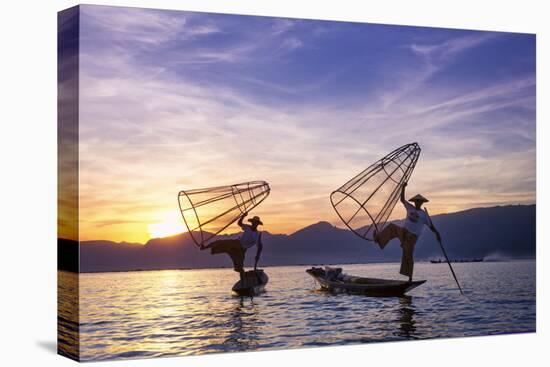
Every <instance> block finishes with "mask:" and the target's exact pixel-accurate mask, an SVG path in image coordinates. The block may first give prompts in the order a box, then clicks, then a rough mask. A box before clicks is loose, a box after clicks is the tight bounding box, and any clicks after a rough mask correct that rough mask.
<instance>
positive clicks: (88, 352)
mask: <svg viewBox="0 0 550 367" xmlns="http://www.w3.org/2000/svg"><path fill="white" fill-rule="evenodd" d="M342 267H343V268H344V271H345V272H348V273H350V274H357V275H363V276H371V277H380V278H394V279H399V278H401V277H400V276H399V275H398V274H397V273H398V269H399V264H368V265H343V266H342ZM453 267H454V269H455V272H456V273H457V276H458V277H459V280H460V281H461V285H462V287H463V288H464V289H465V296H461V295H460V294H459V292H458V290H457V289H456V286H455V284H454V281H453V279H452V277H451V275H450V273H449V269H448V266H447V265H446V264H429V263H417V264H416V267H415V278H416V279H427V280H428V282H427V283H426V284H424V285H422V286H420V287H419V288H416V289H415V290H413V291H412V292H410V295H409V296H408V297H403V298H371V297H365V296H359V295H347V294H338V295H333V294H327V293H325V292H320V291H317V290H316V289H317V288H318V287H317V286H316V285H315V283H314V281H313V279H312V278H311V277H310V276H309V275H307V274H306V273H305V271H304V270H305V269H306V268H307V267H306V266H290V267H272V268H269V267H268V268H265V271H266V272H267V273H268V275H269V277H270V281H269V284H268V285H267V292H266V293H264V294H262V295H261V296H258V297H255V298H254V299H251V298H242V299H241V298H239V297H235V296H233V295H232V294H231V287H232V285H233V283H234V282H235V281H236V280H237V278H238V275H237V274H236V273H234V272H233V271H232V270H230V269H212V270H210V269H209V270H164V271H146V272H127V273H97V274H81V275H80V276H78V275H76V274H72V273H66V272H59V273H58V283H59V286H58V288H59V298H60V301H59V309H60V313H61V315H62V316H61V317H60V318H59V329H60V332H61V335H62V340H61V342H60V347H61V349H62V350H63V351H64V352H65V353H67V354H74V350H71V348H70V347H68V344H67V343H65V342H64V341H66V340H70V339H71V338H75V337H76V330H77V329H78V323H79V324H80V325H79V326H80V354H81V356H80V357H81V360H105V359H115V358H140V357H159V356H174V355H187V354H204V353H219V352H233V351H247V350H266V349H280V348H299V347H311V346H323V345H342V344H354V343H370V342H382V341H395V340H408V339H428V338H439V337H462V336H474V335H495V334H506V333H522V332H534V331H535V262H534V261H515V262H483V263H463V264H453ZM77 281H79V283H80V298H79V299H80V319H79V320H78V321H79V322H75V321H76V320H77V318H75V316H74V312H71V302H70V297H69V296H68V292H70V291H71V290H72V291H74V290H75V286H76V284H77Z"/></svg>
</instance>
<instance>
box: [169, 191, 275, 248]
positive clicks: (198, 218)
mask: <svg viewBox="0 0 550 367" xmlns="http://www.w3.org/2000/svg"><path fill="white" fill-rule="evenodd" d="M269 192H270V188H269V184H268V183H267V182H264V181H252V182H245V183H240V184H235V185H230V186H219V187H210V188H205V189H193V190H182V191H180V193H179V195H178V201H179V206H180V211H181V214H182V216H183V221H184V222H185V225H186V226H187V229H188V231H189V233H190V234H191V237H192V239H193V241H194V242H195V243H196V244H197V246H200V245H202V244H205V243H206V242H208V241H209V240H211V239H212V238H214V237H215V236H216V235H217V234H219V233H220V232H222V231H223V230H224V229H226V228H227V227H229V226H230V225H231V224H232V223H234V222H235V221H237V220H238V219H239V217H240V216H241V215H242V214H243V213H245V212H248V211H250V210H252V209H253V208H255V207H256V206H257V205H258V204H260V203H261V202H262V201H264V200H265V198H266V197H267V196H268V195H269Z"/></svg>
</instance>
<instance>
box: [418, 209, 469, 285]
mask: <svg viewBox="0 0 550 367" xmlns="http://www.w3.org/2000/svg"><path fill="white" fill-rule="evenodd" d="M424 210H425V211H426V214H428V209H427V208H424ZM429 216H430V214H428V217H429ZM430 223H431V224H432V226H433V227H434V228H435V226H434V224H433V223H432V219H431V218H430ZM437 242H438V243H439V246H440V247H441V251H442V252H443V255H444V256H445V260H447V264H449V269H451V273H452V274H453V277H454V278H455V282H456V285H457V286H458V290H460V294H462V295H464V292H462V288H461V287H460V283H458V279H457V278H456V274H455V271H454V270H453V267H452V265H451V262H450V261H449V257H448V256H447V251H445V247H443V242H442V241H441V236H438V238H437Z"/></svg>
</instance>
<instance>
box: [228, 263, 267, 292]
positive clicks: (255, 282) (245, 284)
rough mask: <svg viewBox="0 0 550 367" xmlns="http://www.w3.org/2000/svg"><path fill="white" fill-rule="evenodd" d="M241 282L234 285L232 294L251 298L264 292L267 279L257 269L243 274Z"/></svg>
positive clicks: (261, 271)
mask: <svg viewBox="0 0 550 367" xmlns="http://www.w3.org/2000/svg"><path fill="white" fill-rule="evenodd" d="M243 280H244V281H243ZM243 280H239V281H238V282H237V283H235V285H234V286H233V288H232V290H233V292H234V293H235V294H236V295H238V296H242V297H253V296H257V295H259V294H260V293H263V292H265V286H266V284H267V282H268V281H269V277H268V276H267V274H266V273H265V272H264V271H263V270H262V269H257V270H250V271H247V272H245V273H244V279H243Z"/></svg>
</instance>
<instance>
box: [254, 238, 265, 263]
mask: <svg viewBox="0 0 550 367" xmlns="http://www.w3.org/2000/svg"><path fill="white" fill-rule="evenodd" d="M256 247H257V248H256V258H255V261H254V270H256V267H257V266H258V261H260V255H261V254H262V250H263V249H264V244H263V242H262V234H261V233H260V237H259V238H258V244H257V245H256Z"/></svg>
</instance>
